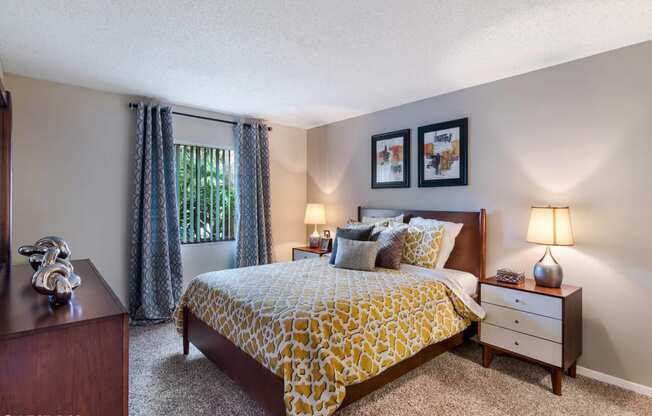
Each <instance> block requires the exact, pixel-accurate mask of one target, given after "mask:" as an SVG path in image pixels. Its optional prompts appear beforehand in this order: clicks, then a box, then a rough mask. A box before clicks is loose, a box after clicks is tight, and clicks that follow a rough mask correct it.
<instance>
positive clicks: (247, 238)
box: [233, 122, 272, 267]
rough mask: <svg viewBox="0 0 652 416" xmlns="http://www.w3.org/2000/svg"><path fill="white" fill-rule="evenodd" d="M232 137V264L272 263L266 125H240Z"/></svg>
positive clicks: (249, 123) (251, 123) (234, 129)
mask: <svg viewBox="0 0 652 416" xmlns="http://www.w3.org/2000/svg"><path fill="white" fill-rule="evenodd" d="M233 131H234V134H235V169H236V171H235V178H236V183H235V195H236V196H235V197H236V206H237V209H236V218H235V221H236V226H235V245H236V250H235V265H236V267H246V266H256V265H259V264H267V263H271V262H272V218H271V217H272V215H271V205H270V188H269V176H270V175H269V138H268V136H267V126H266V125H265V124H262V123H259V122H247V124H244V123H242V122H240V123H238V124H237V125H236V126H235V127H234V128H233Z"/></svg>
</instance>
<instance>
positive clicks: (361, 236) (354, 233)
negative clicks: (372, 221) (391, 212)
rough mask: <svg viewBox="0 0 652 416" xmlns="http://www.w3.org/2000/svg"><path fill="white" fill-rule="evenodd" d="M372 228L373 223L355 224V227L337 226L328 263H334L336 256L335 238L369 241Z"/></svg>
mask: <svg viewBox="0 0 652 416" xmlns="http://www.w3.org/2000/svg"><path fill="white" fill-rule="evenodd" d="M373 229H374V226H373V225H367V226H356V227H355V228H349V227H346V228H339V227H338V228H337V232H336V233H335V243H333V252H332V253H331V258H330V260H329V263H330V264H335V257H337V240H339V237H342V238H345V239H348V240H357V241H369V236H371V231H373Z"/></svg>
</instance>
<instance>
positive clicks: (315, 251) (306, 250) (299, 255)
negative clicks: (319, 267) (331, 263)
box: [292, 247, 330, 261]
mask: <svg viewBox="0 0 652 416" xmlns="http://www.w3.org/2000/svg"><path fill="white" fill-rule="evenodd" d="M328 253H330V251H329V250H321V249H320V248H310V247H294V248H293V249H292V261H295V260H303V259H317V258H319V257H321V256H323V255H324V254H328Z"/></svg>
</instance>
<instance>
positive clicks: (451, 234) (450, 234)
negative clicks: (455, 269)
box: [410, 217, 464, 269]
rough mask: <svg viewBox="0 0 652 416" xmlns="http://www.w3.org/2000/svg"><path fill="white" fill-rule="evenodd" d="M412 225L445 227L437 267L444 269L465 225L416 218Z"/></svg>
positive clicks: (413, 219) (411, 221) (412, 220)
mask: <svg viewBox="0 0 652 416" xmlns="http://www.w3.org/2000/svg"><path fill="white" fill-rule="evenodd" d="M410 225H416V226H419V225H430V226H439V225H443V226H444V236H443V237H442V240H441V247H439V255H438V256H437V263H436V265H435V268H436V269H443V268H444V266H445V265H446V262H447V261H448V258H449V257H450V255H451V253H452V252H453V249H454V248H455V239H456V238H457V236H458V235H459V233H460V231H462V227H464V224H458V223H454V222H448V221H439V220H427V219H425V218H421V217H416V218H412V219H411V220H410Z"/></svg>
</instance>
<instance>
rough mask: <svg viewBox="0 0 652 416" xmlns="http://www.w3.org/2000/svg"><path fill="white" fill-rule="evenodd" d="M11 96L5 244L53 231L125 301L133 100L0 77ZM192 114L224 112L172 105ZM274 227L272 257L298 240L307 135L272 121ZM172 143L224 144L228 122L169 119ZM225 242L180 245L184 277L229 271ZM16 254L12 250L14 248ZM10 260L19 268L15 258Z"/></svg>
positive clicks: (287, 253) (281, 256)
mask: <svg viewBox="0 0 652 416" xmlns="http://www.w3.org/2000/svg"><path fill="white" fill-rule="evenodd" d="M6 82H7V87H8V89H9V90H10V91H11V92H12V97H13V100H14V131H13V143H14V153H13V163H14V165H13V166H14V169H13V172H14V175H13V184H14V195H13V208H14V223H13V242H14V245H15V246H16V247H15V248H17V246H18V245H20V244H31V243H33V242H34V241H36V239H38V238H39V237H42V236H44V235H49V234H54V235H60V236H62V237H64V238H65V239H66V240H67V241H68V243H69V244H70V247H71V250H72V253H73V258H75V259H79V258H90V259H92V260H93V262H94V263H95V264H96V266H97V267H98V269H99V270H100V272H101V273H102V275H103V276H104V277H105V279H106V280H107V281H108V283H109V284H110V285H111V287H112V288H113V289H114V290H115V292H116V293H117V294H118V296H119V297H120V299H122V300H123V302H124V303H125V305H126V296H127V281H128V276H129V275H128V259H129V257H128V253H129V234H128V224H129V221H130V219H131V205H130V192H131V189H132V181H131V172H132V150H133V140H134V129H135V123H134V115H133V113H132V112H130V111H129V109H128V108H127V103H128V102H129V101H130V100H131V99H132V97H128V96H124V95H118V94H111V93H107V92H100V91H94V90H90V89H86V88H80V87H74V86H69V85H62V84H56V83H52V82H47V81H40V80H35V79H31V78H25V77H20V76H16V75H13V74H7V77H6ZM175 108H177V109H181V110H185V111H188V112H192V113H195V114H204V115H209V116H214V117H215V116H217V117H219V118H228V116H224V115H220V114H215V113H210V112H206V111H200V110H195V109H188V108H183V107H175ZM272 127H273V131H272V132H271V135H270V155H271V156H270V158H271V173H272V216H273V221H272V229H273V239H274V251H275V255H276V259H277V260H287V259H290V257H291V250H290V247H292V246H295V245H298V244H304V243H305V226H304V225H303V223H302V219H303V210H304V209H305V203H306V131H305V130H303V129H297V128H291V127H285V126H279V125H274V124H272ZM174 130H175V140H176V141H180V142H185V143H194V144H204V145H209V146H219V147H232V146H233V134H232V131H231V128H230V126H228V125H226V124H224V125H222V124H218V123H214V122H208V121H201V120H197V119H188V118H183V117H178V116H175V118H174ZM233 250H234V244H233V243H232V242H222V243H207V244H197V245H192V246H183V248H182V259H183V268H184V281H185V282H186V283H187V282H188V281H189V280H190V279H191V278H192V277H193V276H195V275H197V274H199V273H203V272H207V271H211V270H218V269H223V268H227V267H231V266H232V259H233ZM14 252H15V251H14ZM14 262H24V259H22V258H20V256H18V255H15V256H14Z"/></svg>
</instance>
